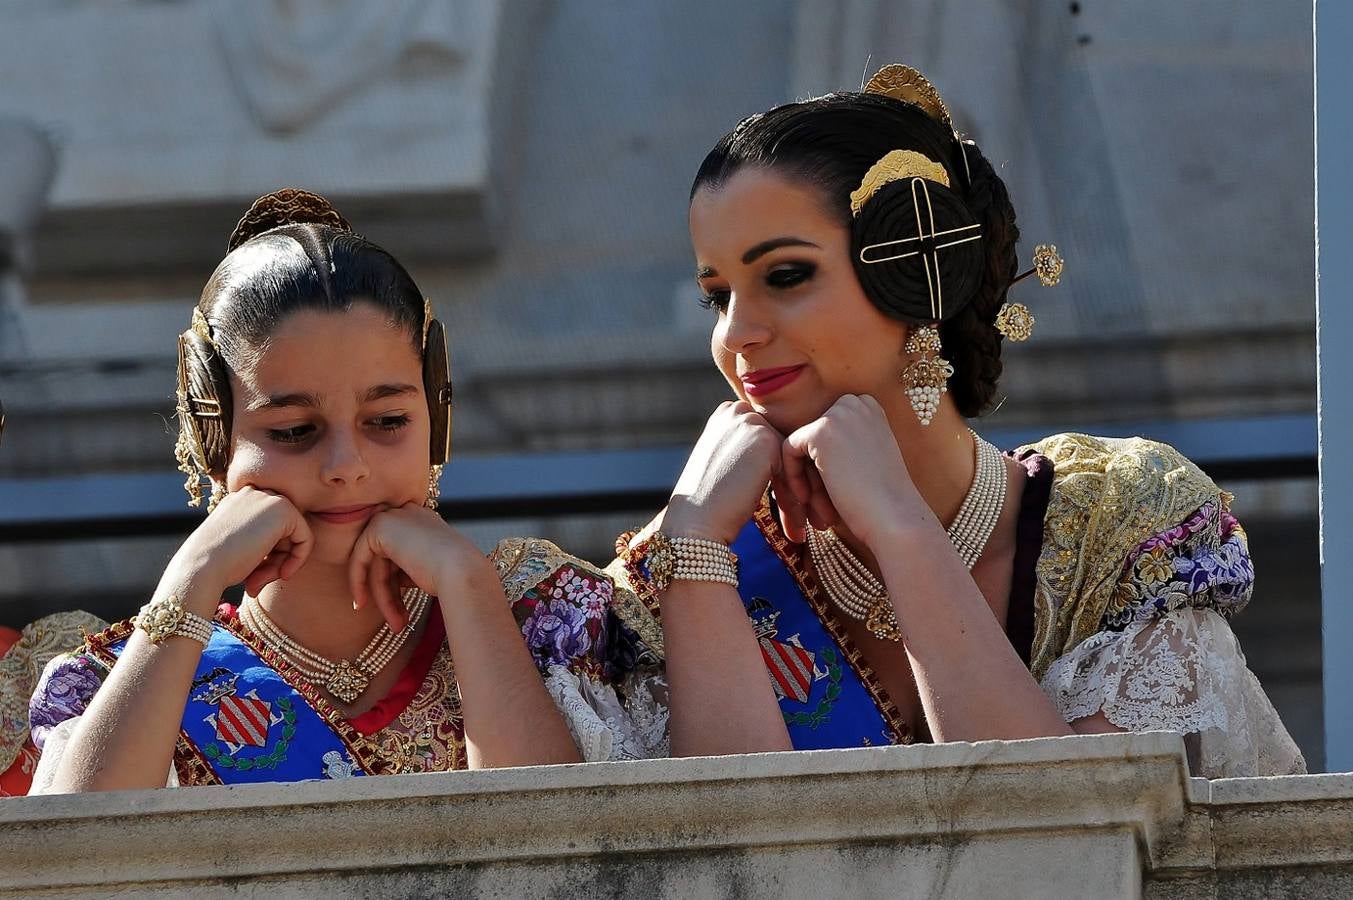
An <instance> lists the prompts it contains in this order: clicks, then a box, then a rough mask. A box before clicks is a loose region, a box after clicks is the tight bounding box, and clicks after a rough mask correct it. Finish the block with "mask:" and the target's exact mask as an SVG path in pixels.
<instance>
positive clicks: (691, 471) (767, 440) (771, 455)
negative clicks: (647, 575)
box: [660, 400, 784, 544]
mask: <svg viewBox="0 0 1353 900" xmlns="http://www.w3.org/2000/svg"><path fill="white" fill-rule="evenodd" d="M783 441H784V437H783V436H782V435H781V434H780V432H778V431H776V430H775V429H774V428H773V427H771V425H770V423H769V422H767V421H766V420H765V419H764V418H762V417H761V415H760V414H759V413H757V412H756V411H754V410H753V409H752V406H751V404H750V403H746V402H745V401H742V400H738V401H731V400H730V401H727V402H725V403H721V404H719V407H718V409H716V410H715V411H714V414H713V415H712V416H710V417H709V421H708V422H707V423H706V424H705V431H704V433H703V434H701V435H700V440H698V441H696V442H695V448H694V449H692V450H691V455H690V458H689V459H687V460H686V468H685V469H684V470H683V471H682V473H681V477H680V478H679V479H678V480H677V484H676V487H675V488H674V489H673V490H672V498H671V500H670V501H668V504H667V509H666V510H665V511H664V512H663V515H662V522H661V525H660V527H661V529H662V530H663V531H665V532H667V533H668V534H671V535H684V536H687V537H700V538H705V539H706V540H714V541H719V542H721V543H725V544H731V543H732V542H733V540H734V539H735V538H736V537H737V536H738V532H739V531H740V530H741V529H742V526H743V525H744V524H745V523H746V522H747V520H748V519H749V518H751V516H752V513H753V511H755V509H756V504H757V502H758V501H759V500H760V499H761V495H762V494H763V493H764V492H765V490H766V485H767V484H768V483H770V482H771V481H772V480H774V481H776V482H777V483H778V473H779V470H780V445H781V443H782V442H783ZM776 493H777V495H778V494H779V493H780V492H779V491H777V492H776Z"/></svg>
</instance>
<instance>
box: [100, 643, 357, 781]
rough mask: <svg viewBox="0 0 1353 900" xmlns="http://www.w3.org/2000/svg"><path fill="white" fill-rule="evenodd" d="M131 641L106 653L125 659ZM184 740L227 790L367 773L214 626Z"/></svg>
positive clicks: (249, 652)
mask: <svg viewBox="0 0 1353 900" xmlns="http://www.w3.org/2000/svg"><path fill="white" fill-rule="evenodd" d="M126 645H127V641H126V639H125V638H124V639H123V640H120V641H116V642H114V643H111V644H109V645H108V650H109V651H110V652H111V653H112V654H113V655H115V656H120V655H121V654H122V651H123V649H124V648H125V647H126ZM182 728H183V734H184V735H186V736H187V738H188V740H189V742H190V743H191V744H192V745H193V747H194V748H195V749H196V750H197V752H198V755H199V756H200V757H201V760H202V762H204V763H205V764H206V765H207V766H208V767H209V768H210V769H211V770H212V772H213V773H214V774H215V775H216V777H217V778H219V779H220V780H221V783H223V784H249V783H254V782H269V781H305V780H308V779H312V778H325V777H329V778H332V777H339V776H352V775H365V774H367V773H366V772H365V771H363V770H362V768H361V766H360V765H359V764H358V762H357V760H355V759H354V758H353V756H352V754H351V753H350V751H349V750H348V747H347V745H346V744H345V743H344V742H343V739H342V738H340V737H339V736H338V734H336V733H335V732H334V730H333V729H332V728H330V727H329V726H328V725H327V724H326V723H325V722H324V720H323V719H322V718H321V717H320V715H319V713H317V712H316V711H315V710H314V708H313V707H312V706H311V705H310V703H309V702H308V701H307V700H306V699H305V698H304V697H303V696H301V694H300V693H299V692H297V690H296V689H295V688H293V687H292V686H291V685H290V684H288V683H287V682H286V681H285V680H284V679H283V678H282V676H281V675H279V674H278V673H277V672H276V671H275V670H273V669H272V668H271V667H270V666H268V665H267V663H265V662H264V661H263V660H262V659H260V658H259V656H258V654H257V653H255V652H254V650H253V649H252V648H251V647H249V645H248V644H246V643H245V642H244V641H243V640H242V639H241V638H240V637H239V636H238V635H236V634H235V633H234V632H232V631H230V630H229V629H228V628H226V627H225V626H223V625H221V624H220V623H219V622H214V623H212V633H211V642H210V643H208V644H207V646H206V648H205V649H204V650H203V651H202V659H201V661H200V662H199V663H198V665H197V672H196V673H194V676H193V684H192V689H191V690H190V691H189V692H188V704H187V706H186V707H185V708H184V711H183V726H182Z"/></svg>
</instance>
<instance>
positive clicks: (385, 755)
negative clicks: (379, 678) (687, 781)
mask: <svg viewBox="0 0 1353 900" xmlns="http://www.w3.org/2000/svg"><path fill="white" fill-rule="evenodd" d="M492 559H493V562H494V564H495V566H496V567H497V569H498V572H499V574H500V575H501V576H502V578H503V583H504V587H505V589H506V593H507V601H508V602H510V603H511V604H512V609H513V612H514V614H515V617H516V619H517V622H518V624H519V625H520V627H521V630H522V635H523V638H524V639H525V640H526V642H527V644H528V646H529V647H530V648H531V652H532V655H533V657H534V658H535V660H536V662H537V664H538V666H539V667H540V670H541V673H542V675H543V676H545V677H546V681H547V685H548V686H549V688H550V691H551V694H552V695H553V696H554V698H555V700H556V702H557V703H559V704H560V705H561V707H565V708H568V707H570V706H572V707H583V706H585V707H586V709H587V710H588V720H587V721H586V722H583V723H582V724H581V725H580V724H578V723H575V722H573V721H570V726H571V727H572V728H573V731H574V733H575V734H581V735H583V736H584V737H586V738H587V739H589V740H591V741H592V742H593V743H597V742H598V741H601V742H602V743H604V744H605V748H606V752H607V753H609V752H610V749H611V745H612V743H614V739H613V738H612V737H611V734H612V733H613V731H614V729H611V730H607V736H606V738H605V739H604V740H602V739H600V738H598V737H597V736H595V735H591V736H590V737H589V736H588V734H587V725H588V722H590V721H592V720H595V719H596V714H595V712H593V710H594V709H595V708H596V707H597V706H598V705H599V704H604V702H605V700H606V699H607V698H606V697H605V696H604V695H598V694H597V692H592V691H589V693H588V695H587V700H586V701H584V699H583V696H582V693H581V690H582V688H581V687H580V686H581V685H584V684H587V683H590V681H591V680H594V679H596V680H601V679H607V678H609V677H610V672H611V669H612V666H611V665H610V663H609V662H608V661H607V653H608V652H609V650H610V642H609V640H608V629H609V628H610V627H612V626H611V622H612V621H613V616H611V614H610V608H609V599H610V594H611V591H610V582H609V580H607V579H606V578H605V577H604V576H603V575H602V574H601V573H600V572H598V571H597V570H595V569H593V568H591V567H590V566H587V565H586V564H585V563H583V562H582V561H581V560H575V559H573V558H572V557H569V556H567V555H566V554H564V553H562V552H560V551H559V550H558V548H556V547H555V546H554V545H553V544H550V543H548V542H546V541H521V540H509V541H504V542H503V543H502V544H500V545H499V547H498V548H497V549H496V550H495V551H494V553H493V555H492ZM132 629H133V626H132V624H131V623H130V622H127V621H124V622H119V623H118V624H116V625H113V626H111V627H109V628H107V629H106V630H104V631H102V632H100V633H98V634H96V635H93V636H92V637H90V638H89V639H88V640H87V641H86V642H85V644H84V646H82V647H80V648H78V649H77V650H75V651H74V652H70V653H66V654H63V655H61V656H58V657H56V658H54V659H53V660H52V661H51V662H50V663H49V664H48V665H47V667H46V669H45V671H44V672H43V675H42V678H41V680H40V682H39V683H38V686H37V689H36V690H35V691H34V692H33V696H32V700H31V702H30V704H29V710H28V713H29V715H28V719H29V725H30V727H31V729H32V742H33V744H34V745H35V747H36V748H37V750H38V751H40V752H41V754H42V756H41V760H40V761H39V763H38V771H37V773H36V776H35V778H34V785H35V787H43V786H45V785H46V784H48V783H50V779H51V778H52V776H53V775H54V773H55V768H56V761H57V760H58V759H59V757H60V755H61V753H62V752H64V749H65V745H66V742H67V741H68V740H69V738H70V735H71V733H72V732H73V731H74V728H75V726H76V724H77V723H78V721H79V718H78V717H79V716H80V715H81V714H83V713H84V711H85V710H86V709H87V708H88V706H89V703H90V701H91V700H92V699H93V697H94V695H95V693H96V692H97V691H98V690H99V688H100V687H101V686H102V684H103V682H104V680H105V679H106V678H107V677H108V674H109V672H110V670H111V669H112V667H113V666H114V665H115V664H116V662H117V658H118V655H119V654H120V653H121V652H122V648H123V647H124V646H125V644H126V641H127V638H129V637H130V636H131V633H132ZM614 696H615V695H614V694H611V698H614ZM615 706H616V709H617V710H618V709H619V704H618V701H616V702H615ZM594 752H595V751H594ZM466 765H467V761H466V750H465V733H464V719H463V717H462V715H461V707H460V695H459V692H458V690H457V687H456V679H455V669H454V666H453V662H452V659H451V655H450V651H449V649H448V647H447V642H446V631H445V627H444V625H443V622H442V618H441V610H440V607H439V606H438V605H436V604H433V605H432V608H431V610H430V612H429V614H428V620H427V625H426V627H425V628H424V631H423V634H422V636H421V638H420V639H419V643H418V645H417V646H416V647H415V649H414V652H413V655H412V657H411V658H410V660H409V662H408V663H407V665H406V666H405V668H404V671H403V672H401V674H400V676H399V679H398V680H397V681H396V683H395V685H394V687H392V688H391V689H390V691H389V693H388V694H387V695H386V696H385V697H383V698H381V700H380V701H378V702H377V703H376V704H375V706H373V707H372V708H371V709H370V710H368V711H367V712H364V713H362V714H361V715H359V716H356V717H355V718H351V719H348V718H345V717H344V716H343V715H342V714H341V713H340V712H339V711H338V710H337V709H336V708H335V707H334V706H333V705H331V704H330V703H329V702H328V701H327V700H326V699H325V697H324V696H322V695H321V694H320V693H319V692H318V691H317V690H316V689H315V688H314V687H312V686H311V685H309V684H308V683H307V682H306V681H305V680H304V679H302V678H301V677H299V676H298V674H297V673H296V672H295V671H294V670H293V669H292V668H291V667H290V666H289V665H288V664H287V663H286V661H285V660H284V659H282V658H281V657H280V656H278V655H277V654H276V653H275V652H274V651H273V650H272V649H271V648H270V647H269V646H268V645H267V644H265V643H264V642H263V641H262V640H261V639H260V638H259V636H258V635H257V634H255V633H254V632H252V631H251V630H250V629H249V628H248V627H247V626H246V625H244V623H243V622H241V620H240V617H239V615H238V613H237V610H236V609H235V608H234V607H232V606H230V605H229V604H222V606H221V607H220V609H219V610H218V611H217V614H216V616H215V619H214V621H213V632H212V638H211V642H210V643H209V644H208V645H207V647H206V648H205V649H204V651H203V654H202V660H201V662H200V663H199V665H198V669H197V673H196V675H195V677H194V679H193V682H192V688H191V689H190V691H189V695H188V701H187V705H186V708H185V711H184V717H183V726H182V729H181V730H180V732H179V738H178V743H177V745H176V747H175V751H174V764H173V771H172V772H171V773H170V774H169V778H168V784H169V785H171V786H173V785H198V784H237V783H245V782H277V781H300V780H306V779H316V778H343V777H353V776H363V775H382V774H396V773H407V772H430V771H445V770H450V769H463V768H465V767H466Z"/></svg>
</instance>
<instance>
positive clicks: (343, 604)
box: [249, 559, 385, 662]
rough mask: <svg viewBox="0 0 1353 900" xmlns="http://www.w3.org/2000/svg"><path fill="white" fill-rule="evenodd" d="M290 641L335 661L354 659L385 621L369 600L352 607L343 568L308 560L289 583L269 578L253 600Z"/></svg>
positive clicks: (344, 568)
mask: <svg viewBox="0 0 1353 900" xmlns="http://www.w3.org/2000/svg"><path fill="white" fill-rule="evenodd" d="M249 602H257V603H258V605H259V606H260V607H262V609H263V611H264V612H265V613H266V614H267V616H268V618H269V619H271V620H272V621H273V623H274V624H276V625H277V627H278V628H280V629H281V630H282V632H283V633H284V634H286V635H287V636H288V637H290V638H291V639H292V640H294V641H296V642H297V643H299V644H301V645H302V646H303V647H305V648H306V649H308V650H311V651H313V652H315V653H318V654H319V655H321V656H324V657H327V658H328V659H331V660H333V661H335V662H337V661H338V660H341V659H355V658H356V657H357V655H358V654H359V653H361V652H362V649H363V648H364V647H366V645H367V642H369V641H370V640H371V636H372V635H374V634H375V633H376V632H377V631H378V630H379V629H380V627H381V624H382V623H383V622H384V621H385V619H384V618H383V617H382V616H381V612H380V610H379V609H378V608H377V606H376V604H375V603H368V604H367V605H366V606H364V607H363V608H362V609H361V610H354V609H353V608H352V591H351V589H350V588H349V587H348V568H347V566H346V565H335V564H330V563H321V562H318V561H317V560H313V559H312V560H310V561H308V562H307V563H306V564H305V565H304V566H302V567H301V570H300V571H299V572H297V573H296V574H295V575H294V576H292V578H291V580H289V581H274V582H273V583H272V584H269V585H268V586H267V587H265V588H264V589H263V590H261V591H260V592H259V595H258V597H257V598H255V600H253V601H249Z"/></svg>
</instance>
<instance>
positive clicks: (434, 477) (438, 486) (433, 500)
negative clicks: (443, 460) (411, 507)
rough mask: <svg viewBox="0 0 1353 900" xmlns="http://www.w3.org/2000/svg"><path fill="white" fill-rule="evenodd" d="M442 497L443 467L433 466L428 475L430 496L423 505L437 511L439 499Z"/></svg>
mask: <svg viewBox="0 0 1353 900" xmlns="http://www.w3.org/2000/svg"><path fill="white" fill-rule="evenodd" d="M441 495H442V467H441V466H433V467H432V468H431V470H430V471H429V473H428V496H427V499H426V500H424V501H423V505H424V506H426V507H427V508H428V509H431V510H436V508H437V498H438V497H440V496H441Z"/></svg>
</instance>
